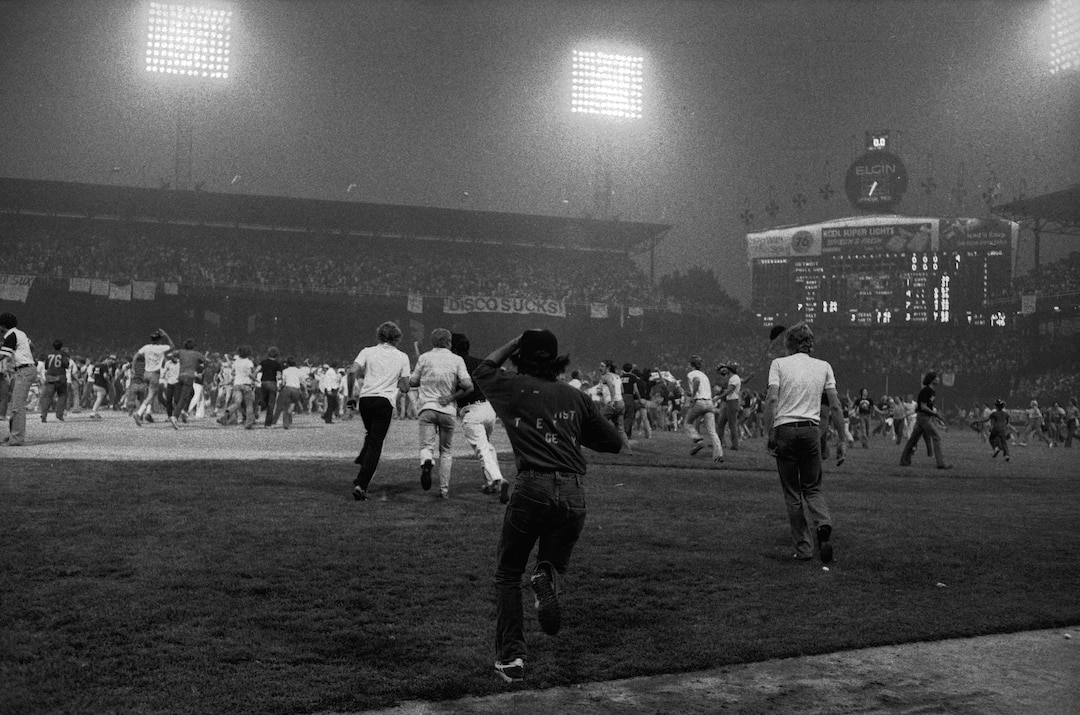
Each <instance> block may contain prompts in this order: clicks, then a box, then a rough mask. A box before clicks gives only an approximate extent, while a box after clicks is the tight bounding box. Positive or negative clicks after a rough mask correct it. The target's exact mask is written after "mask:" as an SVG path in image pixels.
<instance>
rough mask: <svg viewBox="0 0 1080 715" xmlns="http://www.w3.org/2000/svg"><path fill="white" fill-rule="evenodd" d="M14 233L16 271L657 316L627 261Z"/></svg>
mask: <svg viewBox="0 0 1080 715" xmlns="http://www.w3.org/2000/svg"><path fill="white" fill-rule="evenodd" d="M28 226H29V224H28V223H26V222H22V223H20V224H19V225H18V226H17V227H15V228H13V229H10V228H9V229H7V230H10V231H11V233H12V236H11V240H12V241H13V244H14V245H13V246H12V249H13V250H12V251H11V255H13V256H17V257H18V265H17V266H11V267H10V270H13V271H15V270H17V271H18V272H21V273H29V274H37V275H42V276H49V277H52V278H57V279H64V278H71V277H84V278H103V279H108V280H110V281H113V282H127V281H133V280H140V281H155V282H173V283H177V284H178V285H184V286H198V287H211V288H224V287H237V288H249V289H254V290H262V291H292V292H307V293H344V294H352V295H405V294H407V293H409V292H410V291H413V290H419V291H420V292H422V293H423V294H424V295H427V296H436V297H438V296H459V295H463V294H471V295H497V296H500V297H506V298H531V299H543V300H556V301H559V300H565V301H566V302H567V303H572V304H573V303H576V304H587V303H609V304H615V305H623V306H640V307H643V308H644V307H662V306H665V305H666V304H667V303H666V300H662V299H661V297H660V295H659V293H658V292H657V291H656V290H654V288H653V287H652V285H651V284H650V282H649V280H648V277H647V276H646V275H645V274H644V273H643V272H642V271H641V270H640V269H639V268H638V267H637V266H636V265H635V264H634V263H633V262H632V261H631V260H630V259H629V258H627V257H626V256H625V255H624V254H621V253H612V252H603V253H601V252H595V251H594V252H587V251H570V250H560V249H552V248H530V247H524V246H499V247H498V250H493V248H492V246H490V245H486V244H480V243H467V242H462V243H449V242H445V241H431V240H416V239H414V240H407V239H387V238H380V239H375V238H371V237H366V238H360V237H343V236H319V237H318V250H314V249H313V248H312V245H313V243H312V240H311V238H312V237H311V236H310V234H306V233H297V232H285V231H270V230H264V231H258V230H251V229H243V230H240V229H229V228H220V227H195V226H155V227H153V230H146V227H145V226H141V225H139V224H133V225H124V226H119V227H118V226H110V225H107V224H105V225H102V224H101V223H88V222H86V221H81V220H76V219H60V218H53V219H40V220H38V221H36V222H35V227H34V228H33V229H30V228H28Z"/></svg>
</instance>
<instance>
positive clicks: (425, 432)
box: [409, 328, 473, 499]
mask: <svg viewBox="0 0 1080 715" xmlns="http://www.w3.org/2000/svg"><path fill="white" fill-rule="evenodd" d="M451 340H452V335H451V333H450V331H449V330H446V329H445V328H436V329H435V330H433V331H432V332H431V350H429V351H427V352H426V353H424V354H423V355H421V356H420V357H419V358H418V359H417V361H416V368H415V369H413V371H412V375H410V376H409V387H415V388H417V393H418V395H419V400H418V401H417V404H418V405H419V411H418V413H417V423H418V429H419V432H420V485H421V486H422V487H423V488H424V489H425V490H427V489H431V471H432V469H433V468H434V466H435V447H436V444H438V450H439V496H440V497H441V498H443V499H449V498H450V467H451V466H452V464H453V452H452V448H453V439H454V428H455V427H456V426H457V404H456V402H457V398H458V397H461V396H463V395H465V394H467V393H469V392H471V391H472V388H473V382H472V378H471V377H469V371H468V369H467V368H466V367H465V361H464V360H462V359H461V356H460V355H455V354H454V353H453V352H451V350H450V346H451Z"/></svg>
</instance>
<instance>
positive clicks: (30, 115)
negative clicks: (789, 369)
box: [0, 0, 1080, 301]
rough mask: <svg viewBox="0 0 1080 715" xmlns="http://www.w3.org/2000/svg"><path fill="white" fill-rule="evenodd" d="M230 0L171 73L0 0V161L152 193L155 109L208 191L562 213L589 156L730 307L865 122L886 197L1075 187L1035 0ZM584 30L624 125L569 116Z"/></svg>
mask: <svg viewBox="0 0 1080 715" xmlns="http://www.w3.org/2000/svg"><path fill="white" fill-rule="evenodd" d="M232 7H233V9H234V10H235V14H234V17H233V23H234V36H233V45H232V47H233V52H232V56H233V67H232V76H231V77H230V79H229V80H228V82H226V83H222V84H218V85H215V86H213V87H206V86H202V87H190V86H181V85H180V84H178V83H176V82H168V81H163V80H166V79H172V78H163V77H159V76H151V75H149V74H148V73H146V72H145V71H144V55H143V52H144V43H145V35H146V11H145V3H141V2H106V1H95V0H78V1H74V0H71V1H67V2H49V1H47V0H46V1H43V0H37V1H35V2H0V70H2V71H0V129H2V131H0V176H7V177H17V178H33V179H54V180H66V181H81V182H92V183H112V184H119V185H130V186H142V187H146V186H159V185H161V184H162V182H164V181H172V180H173V178H174V168H175V154H174V147H175V124H176V118H177V113H178V111H180V112H182V113H183V114H182V116H183V117H184V121H185V122H186V123H188V125H189V126H190V127H191V130H192V132H193V146H194V151H193V179H194V181H196V182H202V183H204V185H205V188H206V189H207V190H209V191H230V192H238V193H254V194H269V195H285V196H298V197H308V198H318V199H331V200H353V201H368V202H376V203H393V204H405V205H421V206H437V207H450V208H469V209H477V210H488V211H508V212H521V213H539V214H550V215H582V214H583V213H584V212H588V211H592V210H594V209H595V207H596V204H595V202H594V189H595V188H596V186H597V177H598V175H601V174H602V173H603V171H604V170H605V169H606V170H608V171H610V173H611V177H612V179H611V186H612V188H613V189H614V198H613V203H612V207H613V210H614V213H615V214H616V215H618V216H619V217H620V218H621V219H623V220H631V221H649V222H663V223H671V224H674V225H675V228H674V229H673V230H672V231H671V232H670V234H669V235H668V238H667V239H666V240H665V241H664V243H662V244H661V246H660V248H659V249H658V254H657V264H656V266H657V270H658V272H660V273H664V272H668V271H670V270H673V269H684V268H686V267H689V266H695V265H701V266H705V267H710V268H713V269H715V270H716V271H717V273H718V275H719V276H720V277H721V280H722V281H723V283H724V284H725V287H726V288H727V290H728V291H729V292H730V293H731V294H732V295H733V296H735V297H737V298H739V299H740V300H743V301H746V300H748V298H749V286H750V282H749V271H748V269H747V263H746V252H745V233H746V232H747V230H761V229H763V228H766V227H768V226H773V225H783V224H793V223H799V222H803V221H806V222H809V221H818V220H822V219H826V218H837V217H842V216H850V215H854V214H856V213H857V212H856V211H855V210H854V209H853V208H851V207H850V205H849V204H848V203H847V201H846V199H845V198H844V196H843V177H844V173H845V171H846V168H847V165H848V164H849V163H850V161H851V160H852V159H853V158H854V156H855V155H856V154H857V153H859V152H861V149H862V142H863V134H864V132H865V131H866V130H877V129H889V130H892V132H893V136H894V138H895V139H896V140H897V142H898V145H897V150H898V153H899V154H900V155H901V156H902V157H903V158H904V160H905V161H906V163H907V166H908V169H909V172H910V175H911V185H910V188H909V191H908V194H907V196H906V198H905V200H904V201H903V202H902V203H901V204H900V207H899V211H900V212H901V213H905V214H931V215H968V216H971V215H975V216H978V215H985V214H986V213H987V210H986V203H985V202H984V201H983V198H982V194H983V192H984V191H986V190H987V189H988V188H989V187H990V186H992V185H993V186H996V187H997V188H996V189H995V193H996V195H997V196H999V198H998V199H997V202H998V203H1000V202H1003V201H1006V200H1009V199H1011V198H1015V197H1016V196H1017V195H1018V194H1021V193H1023V194H1026V195H1034V194H1036V193H1041V192H1045V191H1051V190H1056V189H1061V188H1065V187H1066V186H1069V185H1071V184H1075V183H1077V182H1080V120H1078V119H1077V117H1078V116H1080V75H1078V74H1074V75H1072V76H1071V77H1068V78H1061V77H1051V76H1050V75H1049V72H1048V66H1049V40H1048V29H1049V2H1046V1H1045V0H1040V1H1034V0H987V1H982V2H980V1H978V0H944V1H930V0H832V1H824V0H822V1H817V0H799V1H796V2H788V1H785V2H779V1H776V2H773V1H769V0H752V1H739V2H719V1H718V2H691V1H689V0H686V1H682V0H663V1H660V0H655V1H651V2H629V1H627V2H599V1H597V0H592V1H589V0H585V1H576V0H566V1H565V2H563V1H559V2H552V1H545V0H532V1H530V2H516V1H511V0H506V1H503V2H488V1H469V2H465V1H464V0H441V1H432V2H390V1H376V2H332V1H329V0H321V1H320V0H314V1H310V2H299V1H296V2H278V1H273V0H259V2H236V3H232ZM586 46H588V47H597V46H602V47H606V48H609V49H621V50H625V51H626V52H628V53H630V54H641V55H644V56H645V66H646V86H645V115H646V116H645V118H644V119H642V120H640V121H637V122H632V123H627V124H613V123H610V122H603V121H596V120H595V119H593V120H585V119H583V118H582V117H580V116H577V115H571V114H570V112H569V87H570V85H569V83H570V57H571V51H572V50H573V49H574V48H581V47H586ZM178 108H179V109H178ZM238 175H239V176H240V179H238V180H236V181H235V183H233V179H234V177H236V176H238ZM992 177H993V178H992ZM929 178H933V179H934V181H935V182H936V184H937V188H936V189H934V190H933V191H930V192H927V191H926V190H925V189H924V188H923V182H925V181H926V180H927V179H929ZM958 183H959V184H962V189H961V190H959V191H958V190H957V188H958V186H957V185H958ZM826 184H828V185H829V186H830V187H831V188H832V190H833V191H834V192H835V193H833V194H832V196H831V197H830V198H829V199H828V200H825V199H823V198H822V195H821V189H822V188H823V187H824V186H825V185H826ZM350 185H353V188H352V190H351V191H350V190H348V187H349V186H350ZM998 185H1000V186H998ZM798 191H803V192H805V193H806V194H807V196H808V198H809V201H808V202H807V204H806V205H805V207H804V208H802V209H801V210H798V209H797V208H796V206H795V204H794V203H793V201H792V197H793V195H794V194H795V193H796V192H798ZM770 199H772V200H774V201H775V202H776V204H777V206H778V207H779V209H780V210H779V213H778V214H777V215H776V216H775V217H773V218H770V217H769V216H768V215H767V214H766V212H765V206H766V204H768V203H769V202H770ZM747 209H749V212H751V213H753V214H754V220H753V222H752V223H751V224H750V225H749V227H748V226H747V225H746V224H745V223H744V222H743V220H741V218H740V216H741V215H742V214H743V213H744V212H745V211H746V210H747ZM1071 241H1072V243H1071V244H1070V243H1067V239H1057V240H1055V239H1053V238H1052V237H1044V244H1043V254H1044V260H1051V259H1054V258H1057V257H1060V255H1062V252H1063V251H1064V250H1065V247H1066V246H1071V247H1072V248H1073V249H1074V250H1075V248H1077V247H1078V246H1077V244H1076V241H1075V239H1071ZM1020 268H1021V270H1025V266H1024V262H1023V260H1021V264H1020Z"/></svg>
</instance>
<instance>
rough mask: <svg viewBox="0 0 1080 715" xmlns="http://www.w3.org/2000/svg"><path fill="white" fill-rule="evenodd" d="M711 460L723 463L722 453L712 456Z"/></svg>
mask: <svg viewBox="0 0 1080 715" xmlns="http://www.w3.org/2000/svg"><path fill="white" fill-rule="evenodd" d="M712 461H713V462H714V463H715V464H723V463H724V455H722V454H721V455H719V456H716V457H713V458H712Z"/></svg>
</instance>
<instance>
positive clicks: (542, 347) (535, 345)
mask: <svg viewBox="0 0 1080 715" xmlns="http://www.w3.org/2000/svg"><path fill="white" fill-rule="evenodd" d="M558 352H559V340H558V338H556V337H555V333H553V332H551V331H550V330H536V329H533V330H526V331H525V332H524V333H522V334H521V339H520V340H519V341H518V353H519V354H520V355H521V357H523V358H525V359H526V360H531V361H533V362H544V361H547V360H552V359H554V358H555V356H556V355H557V354H558Z"/></svg>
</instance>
